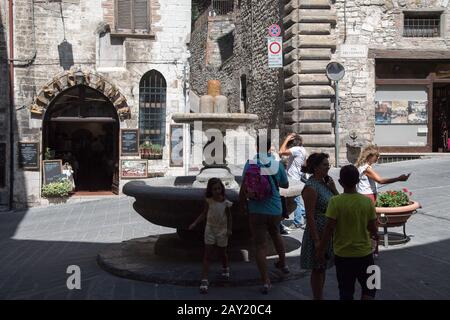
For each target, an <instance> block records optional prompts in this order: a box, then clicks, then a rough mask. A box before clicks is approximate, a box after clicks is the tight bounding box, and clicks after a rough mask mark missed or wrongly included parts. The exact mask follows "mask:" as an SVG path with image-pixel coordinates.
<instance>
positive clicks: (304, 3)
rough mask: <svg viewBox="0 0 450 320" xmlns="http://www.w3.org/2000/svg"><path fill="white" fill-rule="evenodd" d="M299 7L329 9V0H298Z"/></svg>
mask: <svg viewBox="0 0 450 320" xmlns="http://www.w3.org/2000/svg"><path fill="white" fill-rule="evenodd" d="M294 2H297V1H294ZM298 2H300V8H301V9H330V8H331V4H330V0H299V1H298Z"/></svg>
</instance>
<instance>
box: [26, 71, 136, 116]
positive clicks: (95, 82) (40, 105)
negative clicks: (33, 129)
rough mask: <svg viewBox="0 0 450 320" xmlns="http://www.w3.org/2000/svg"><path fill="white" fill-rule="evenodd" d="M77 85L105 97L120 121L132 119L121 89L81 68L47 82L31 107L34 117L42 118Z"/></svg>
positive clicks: (66, 72)
mask: <svg viewBox="0 0 450 320" xmlns="http://www.w3.org/2000/svg"><path fill="white" fill-rule="evenodd" d="M77 85H85V86H88V87H90V88H92V89H95V90H97V91H99V92H100V93H102V94H103V95H105V96H106V97H107V98H108V99H109V100H110V101H111V103H112V104H113V105H114V108H115V109H116V111H117V114H118V116H119V119H120V120H124V119H128V118H129V117H130V115H131V114H130V112H131V110H130V107H129V106H128V104H127V99H126V98H125V96H124V95H123V94H122V93H121V92H120V90H119V88H118V87H117V86H116V85H114V84H112V83H110V82H109V81H108V80H107V79H106V78H105V77H103V76H101V75H99V74H98V73H95V72H92V71H90V70H83V69H81V68H78V69H76V68H72V69H70V70H69V71H65V72H63V73H61V74H59V75H57V76H55V77H54V78H53V79H52V80H51V81H49V82H47V83H46V84H45V85H44V86H43V87H42V88H41V90H40V91H39V92H38V95H37V97H36V99H35V100H34V101H33V104H32V105H31V106H30V111H31V114H32V116H33V117H40V116H42V115H43V114H44V113H45V111H46V110H47V108H48V107H49V106H50V104H51V103H52V101H53V100H54V99H55V98H56V97H57V96H58V95H60V94H61V93H62V92H64V91H66V90H67V89H69V88H72V87H74V86H77Z"/></svg>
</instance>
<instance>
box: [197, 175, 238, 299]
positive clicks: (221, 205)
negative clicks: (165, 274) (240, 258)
mask: <svg viewBox="0 0 450 320" xmlns="http://www.w3.org/2000/svg"><path fill="white" fill-rule="evenodd" d="M232 205H233V203H232V202H231V201H229V200H227V199H226V198H225V186H224V185H223V183H222V181H221V180H220V179H218V178H211V179H209V181H208V185H207V187H206V199H205V207H204V209H203V212H202V213H201V214H200V216H199V217H198V218H197V219H196V220H195V221H194V222H193V223H192V224H191V225H190V226H189V230H193V229H194V228H195V227H196V225H197V224H198V223H199V222H201V221H203V220H204V219H205V218H206V227H205V237H204V241H205V254H204V257H203V272H202V280H201V283H200V292H201V293H207V292H208V286H209V282H208V269H209V263H210V259H211V255H212V253H213V250H214V245H216V246H217V247H218V248H219V251H220V255H221V257H222V267H223V269H222V277H223V278H224V279H225V280H228V279H229V278H230V268H229V265H228V255H227V246H228V237H229V236H230V235H231V211H230V207H231V206H232Z"/></svg>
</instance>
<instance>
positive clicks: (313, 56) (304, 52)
mask: <svg viewBox="0 0 450 320" xmlns="http://www.w3.org/2000/svg"><path fill="white" fill-rule="evenodd" d="M298 57H299V60H330V59H331V49H329V48H320V49H299V50H298Z"/></svg>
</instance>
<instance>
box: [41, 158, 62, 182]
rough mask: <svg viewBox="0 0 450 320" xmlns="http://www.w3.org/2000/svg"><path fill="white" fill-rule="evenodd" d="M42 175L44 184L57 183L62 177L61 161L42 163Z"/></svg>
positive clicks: (45, 161)
mask: <svg viewBox="0 0 450 320" xmlns="http://www.w3.org/2000/svg"><path fill="white" fill-rule="evenodd" d="M42 173H43V177H44V179H43V183H44V184H49V183H52V182H56V181H59V180H60V179H61V176H62V160H44V161H42Z"/></svg>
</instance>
